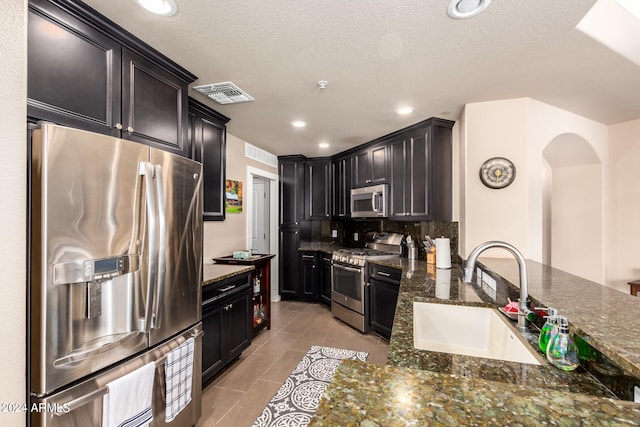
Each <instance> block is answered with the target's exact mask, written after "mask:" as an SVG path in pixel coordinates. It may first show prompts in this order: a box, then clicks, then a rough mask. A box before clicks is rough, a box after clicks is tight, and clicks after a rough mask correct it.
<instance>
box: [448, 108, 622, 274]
mask: <svg viewBox="0 0 640 427" xmlns="http://www.w3.org/2000/svg"><path fill="white" fill-rule="evenodd" d="M563 134H574V135H576V136H578V137H580V138H581V139H583V140H584V141H586V142H587V143H588V144H589V145H590V146H591V147H592V148H593V151H594V152H595V153H596V154H597V157H598V158H599V159H600V161H601V163H602V168H601V172H600V182H601V186H602V188H603V189H606V188H607V186H608V178H607V170H608V166H607V162H608V148H607V147H608V146H607V144H608V141H609V136H608V127H607V126H606V125H603V124H601V123H597V122H594V121H592V120H589V119H586V118H584V117H581V116H578V115H576V114H573V113H570V112H568V111H565V110H561V109H559V108H556V107H553V106H551V105H548V104H545V103H542V102H539V101H536V100H533V99H530V98H518V99H509V100H500V101H490V102H481V103H473V104H467V105H466V106H465V112H464V124H463V126H461V135H460V144H461V147H460V150H461V164H462V170H461V173H463V174H464V177H462V178H461V184H460V185H461V189H460V198H461V201H460V212H461V218H460V221H461V227H460V230H461V234H460V247H461V256H462V257H463V258H466V257H467V256H468V254H469V252H470V251H471V250H472V249H473V248H474V247H475V246H476V245H478V244H480V243H482V242H485V241H487V240H504V241H507V242H509V243H512V244H513V245H515V246H516V247H517V248H519V249H520V250H521V251H522V253H523V254H524V255H525V257H526V258H529V259H532V260H535V261H539V262H543V261H544V260H545V257H544V254H545V253H547V252H549V247H548V246H547V249H545V244H547V245H548V241H547V239H548V238H549V232H548V229H549V227H550V226H551V219H550V218H548V217H545V215H549V212H551V211H554V215H563V213H562V212H559V211H557V210H554V209H553V206H551V209H549V204H548V202H549V197H550V196H549V195H548V191H550V190H552V185H551V183H550V182H548V180H549V178H550V175H551V174H550V169H549V166H548V165H547V164H546V161H545V159H544V157H543V150H544V149H545V147H546V146H547V145H548V144H549V143H550V142H551V141H553V140H554V138H556V137H558V136H559V135H563ZM494 156H502V157H506V158H509V159H510V160H512V161H513V162H514V164H515V165H516V169H517V173H516V179H515V181H514V182H513V184H511V185H510V186H509V187H507V188H504V189H502V190H491V189H488V188H486V187H484V186H483V185H482V184H481V182H480V180H479V178H478V170H479V168H480V166H481V164H482V162H484V161H485V160H486V159H488V158H490V157H494ZM605 197H606V192H605V191H600V192H599V194H598V195H597V199H598V200H596V203H597V207H596V208H595V209H599V210H600V211H601V212H602V215H601V220H600V221H601V222H600V227H599V229H600V231H601V233H602V230H604V229H605V224H606V223H607V222H606V221H607V210H606V209H605V201H606V199H605ZM574 221H577V224H576V226H577V227H579V228H580V229H582V230H583V232H584V233H589V232H590V231H591V230H592V227H593V219H592V218H587V217H586V216H580V217H577V218H575V219H574ZM545 236H546V237H545ZM552 241H553V237H552ZM607 247H608V243H606V242H604V243H603V241H600V247H599V250H600V251H601V252H600V254H599V256H598V257H597V258H598V259H600V260H604V253H605V251H606V249H607ZM596 250H598V248H596ZM486 255H487V256H495V257H510V255H509V254H508V253H507V252H505V251H501V250H494V251H491V252H490V251H488V252H487V253H486ZM601 263H602V264H604V261H601ZM570 272H572V273H574V274H578V275H580V271H577V270H576V271H570ZM583 277H584V276H583Z"/></svg>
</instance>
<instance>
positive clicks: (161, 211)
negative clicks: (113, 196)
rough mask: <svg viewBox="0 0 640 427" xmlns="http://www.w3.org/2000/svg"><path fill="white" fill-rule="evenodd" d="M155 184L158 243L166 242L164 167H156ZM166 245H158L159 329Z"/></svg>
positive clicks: (156, 307) (156, 324)
mask: <svg viewBox="0 0 640 427" xmlns="http://www.w3.org/2000/svg"><path fill="white" fill-rule="evenodd" d="M155 183H156V191H157V192H156V197H157V202H156V203H157V211H156V212H157V213H158V228H157V230H158V241H159V242H166V230H167V227H166V223H167V221H166V215H165V204H164V181H163V179H162V166H160V165H155ZM165 256H166V245H164V244H160V245H158V263H157V268H158V272H157V275H156V292H155V304H154V309H153V327H154V328H156V329H158V328H160V326H161V319H162V306H163V305H164V301H163V300H164V288H165V273H166V270H167V265H166V261H165Z"/></svg>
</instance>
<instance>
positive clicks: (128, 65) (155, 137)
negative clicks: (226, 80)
mask: <svg viewBox="0 0 640 427" xmlns="http://www.w3.org/2000/svg"><path fill="white" fill-rule="evenodd" d="M28 27H29V29H28V63H29V66H28V87H27V114H28V116H29V120H31V121H37V120H46V121H50V122H54V123H58V124H62V125H66V126H71V127H75V128H79V129H85V130H89V131H93V132H99V133H103V134H107V135H113V136H117V137H122V138H125V139H130V140H133V141H138V142H142V143H145V144H148V145H151V146H154V147H157V148H160V149H163V150H166V151H170V152H173V153H176V154H180V155H183V156H189V154H190V147H189V144H188V139H187V89H188V85H189V83H191V82H193V81H194V80H195V79H196V76H194V75H193V74H191V73H189V72H188V71H187V70H185V69H184V68H182V67H180V66H179V65H178V64H176V63H174V62H173V61H171V60H170V59H168V58H166V57H164V56H163V55H161V54H160V53H159V52H158V51H156V50H155V49H153V48H151V47H150V46H148V45H146V44H145V43H143V42H142V41H140V40H139V39H137V38H136V37H135V36H133V35H132V34H130V33H128V32H127V31H125V30H124V29H122V28H121V27H119V26H118V25H116V24H115V23H113V22H112V21H110V20H108V19H107V18H105V17H104V16H102V15H100V14H99V13H97V12H96V11H95V10H93V9H91V8H90V7H88V6H86V5H84V4H83V3H81V2H75V1H71V0H30V1H29V26H28Z"/></svg>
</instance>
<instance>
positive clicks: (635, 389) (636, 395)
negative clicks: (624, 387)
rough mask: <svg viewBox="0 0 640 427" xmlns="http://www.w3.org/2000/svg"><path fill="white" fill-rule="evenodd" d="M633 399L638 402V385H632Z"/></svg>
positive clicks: (639, 395)
mask: <svg viewBox="0 0 640 427" xmlns="http://www.w3.org/2000/svg"><path fill="white" fill-rule="evenodd" d="M633 401H634V402H635V403H640V387H638V386H635V387H633Z"/></svg>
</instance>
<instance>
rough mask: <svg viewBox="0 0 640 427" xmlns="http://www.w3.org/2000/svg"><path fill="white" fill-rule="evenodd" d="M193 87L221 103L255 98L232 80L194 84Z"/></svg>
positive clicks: (246, 100) (233, 102)
mask: <svg viewBox="0 0 640 427" xmlns="http://www.w3.org/2000/svg"><path fill="white" fill-rule="evenodd" d="M193 88H194V89H195V90H197V91H198V92H200V93H202V94H203V95H205V96H208V97H209V98H211V99H213V100H214V101H216V102H218V103H219V104H237V103H238V102H249V101H253V100H254V99H253V97H252V96H251V95H249V94H248V93H247V92H245V91H243V90H242V89H240V88H239V87H238V86H236V85H235V84H233V83H232V82H222V83H213V84H210V85H202V86H194V87H193Z"/></svg>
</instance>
